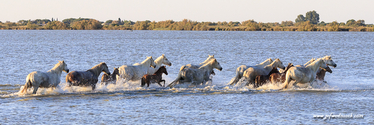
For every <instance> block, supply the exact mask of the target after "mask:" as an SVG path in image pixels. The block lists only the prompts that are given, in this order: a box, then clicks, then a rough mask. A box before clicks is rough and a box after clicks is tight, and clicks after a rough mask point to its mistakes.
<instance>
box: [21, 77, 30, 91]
mask: <svg viewBox="0 0 374 125" xmlns="http://www.w3.org/2000/svg"><path fill="white" fill-rule="evenodd" d="M31 87H32V83H31V81H30V79H28V80H27V81H26V83H25V86H23V89H22V90H21V93H24V92H27V89H28V88H31Z"/></svg>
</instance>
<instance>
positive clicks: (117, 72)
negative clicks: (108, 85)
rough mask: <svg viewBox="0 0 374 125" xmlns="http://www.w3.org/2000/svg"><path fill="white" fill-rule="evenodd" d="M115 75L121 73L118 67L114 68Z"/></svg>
mask: <svg viewBox="0 0 374 125" xmlns="http://www.w3.org/2000/svg"><path fill="white" fill-rule="evenodd" d="M112 74H114V75H118V74H119V70H118V68H116V67H114V70H113V73H112Z"/></svg>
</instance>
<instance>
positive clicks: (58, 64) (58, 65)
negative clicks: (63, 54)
mask: <svg viewBox="0 0 374 125" xmlns="http://www.w3.org/2000/svg"><path fill="white" fill-rule="evenodd" d="M64 63H65V62H64V61H58V63H57V64H55V66H54V67H53V68H52V69H50V70H48V72H52V71H55V70H57V69H58V68H61V67H60V66H61V65H64ZM58 70H62V69H58Z"/></svg>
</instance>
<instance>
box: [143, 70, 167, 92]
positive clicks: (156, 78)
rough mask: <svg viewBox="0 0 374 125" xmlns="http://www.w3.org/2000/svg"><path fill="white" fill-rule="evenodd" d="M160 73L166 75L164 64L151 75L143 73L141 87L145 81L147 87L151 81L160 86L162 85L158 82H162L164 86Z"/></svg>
mask: <svg viewBox="0 0 374 125" xmlns="http://www.w3.org/2000/svg"><path fill="white" fill-rule="evenodd" d="M162 73H165V75H168V72H167V71H166V68H165V66H161V67H160V68H159V69H158V70H157V71H156V72H155V74H153V75H148V74H145V75H144V76H143V77H142V79H141V87H143V86H144V85H145V84H146V83H147V87H149V84H150V83H152V82H153V83H155V82H156V83H158V85H160V86H161V87H162V85H161V84H160V83H161V82H164V86H165V80H163V79H162Z"/></svg>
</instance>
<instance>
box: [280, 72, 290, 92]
mask: <svg viewBox="0 0 374 125" xmlns="http://www.w3.org/2000/svg"><path fill="white" fill-rule="evenodd" d="M290 82H291V77H290V76H289V75H287V74H286V80H285V81H284V86H283V87H282V89H287V87H288V84H290Z"/></svg>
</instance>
